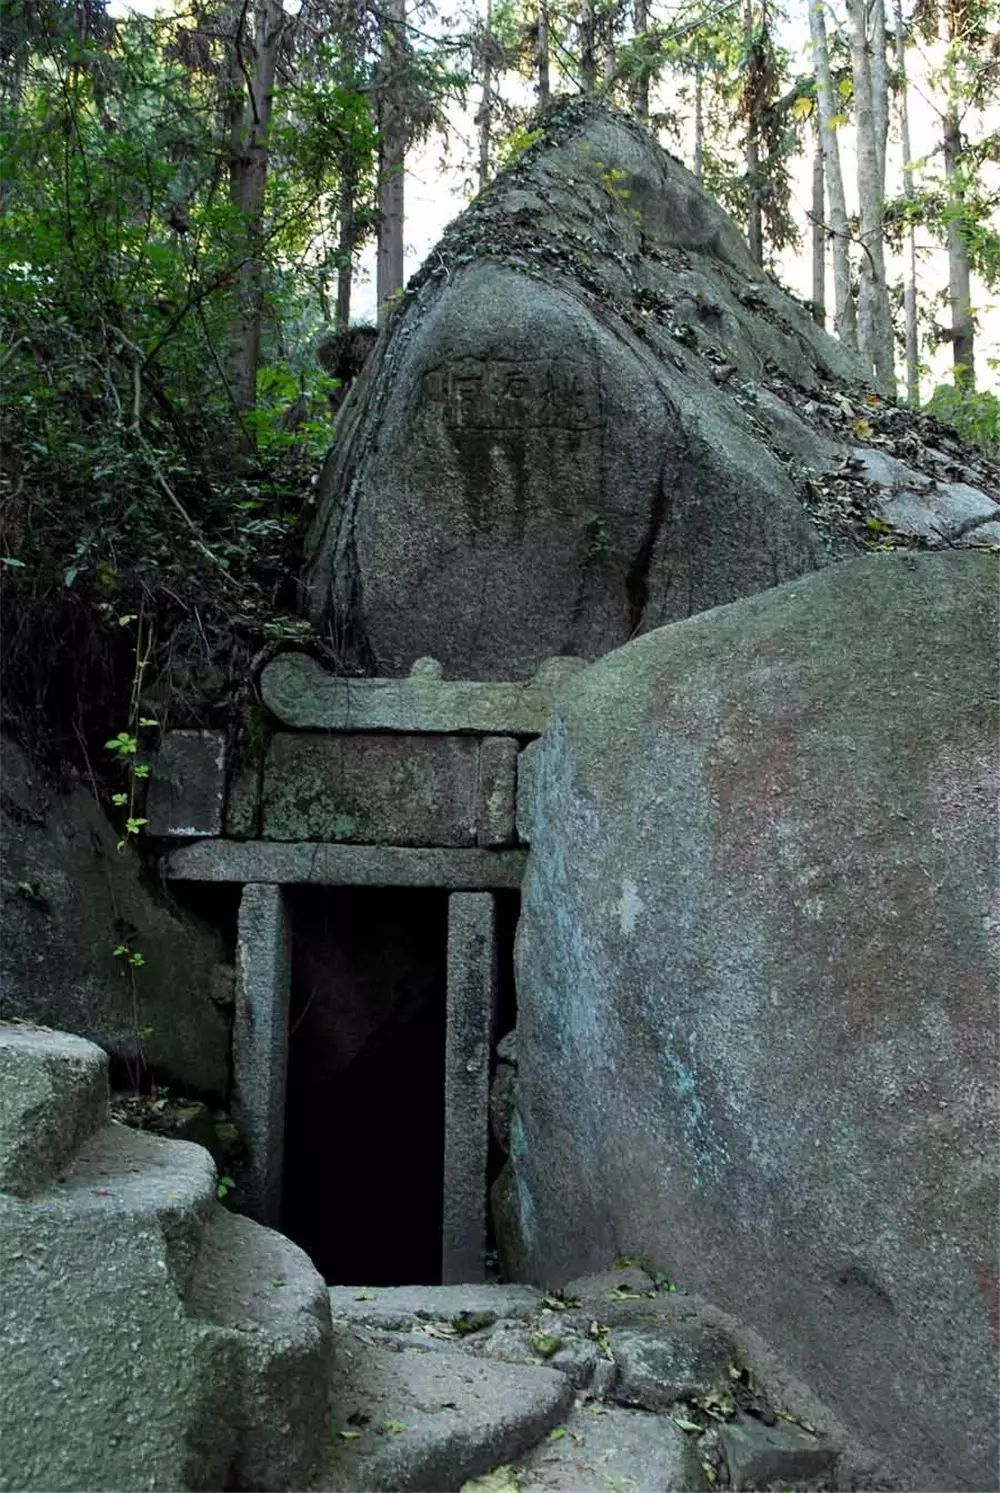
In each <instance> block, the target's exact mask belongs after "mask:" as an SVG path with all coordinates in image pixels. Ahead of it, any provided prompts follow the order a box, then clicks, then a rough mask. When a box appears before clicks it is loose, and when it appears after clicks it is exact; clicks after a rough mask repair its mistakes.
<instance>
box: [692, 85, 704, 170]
mask: <svg viewBox="0 0 1000 1493" xmlns="http://www.w3.org/2000/svg"><path fill="white" fill-rule="evenodd" d="M694 174H695V179H696V180H697V181H703V180H704V177H705V77H704V73H703V70H702V65H701V63H700V62H696V63H695V65H694Z"/></svg>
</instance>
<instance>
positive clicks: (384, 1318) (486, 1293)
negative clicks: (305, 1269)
mask: <svg viewBox="0 0 1000 1493" xmlns="http://www.w3.org/2000/svg"><path fill="white" fill-rule="evenodd" d="M541 1309H542V1293H541V1292H540V1291H535V1290H533V1289H532V1288H531V1286H517V1285H489V1284H486V1283H481V1284H476V1283H473V1284H468V1283H466V1284H463V1285H457V1286H376V1287H372V1288H368V1287H358V1286H334V1287H332V1288H331V1290H330V1310H331V1311H332V1312H333V1315H334V1317H336V1318H338V1319H339V1320H341V1321H345V1322H353V1323H356V1324H358V1325H361V1326H364V1327H375V1328H384V1329H386V1330H395V1329H398V1328H406V1327H409V1326H410V1325H411V1323H412V1322H413V1321H414V1320H417V1321H422V1322H452V1321H454V1319H455V1318H456V1317H464V1318H466V1319H468V1318H471V1317H473V1316H474V1317H478V1318H482V1320H483V1326H484V1327H487V1326H489V1325H491V1324H492V1323H493V1322H497V1321H499V1320H500V1319H501V1318H504V1317H512V1318H525V1317H531V1316H533V1315H534V1314H535V1313H536V1312H539V1311H541Z"/></svg>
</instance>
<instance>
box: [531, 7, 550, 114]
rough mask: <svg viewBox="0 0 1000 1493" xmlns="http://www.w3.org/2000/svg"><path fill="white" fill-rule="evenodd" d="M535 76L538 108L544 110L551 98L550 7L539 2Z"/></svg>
mask: <svg viewBox="0 0 1000 1493" xmlns="http://www.w3.org/2000/svg"><path fill="white" fill-rule="evenodd" d="M535 74H536V77H537V79H538V82H537V93H538V107H539V108H540V109H544V108H545V105H546V104H547V103H548V101H549V98H550V97H551V88H550V85H549V5H548V0H538V36H537V39H536V41H535Z"/></svg>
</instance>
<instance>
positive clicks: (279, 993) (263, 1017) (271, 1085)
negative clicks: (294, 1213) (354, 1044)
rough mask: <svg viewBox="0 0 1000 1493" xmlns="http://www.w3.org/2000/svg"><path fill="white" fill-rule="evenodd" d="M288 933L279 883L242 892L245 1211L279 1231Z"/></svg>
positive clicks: (238, 1043)
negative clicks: (245, 1152)
mask: <svg viewBox="0 0 1000 1493" xmlns="http://www.w3.org/2000/svg"><path fill="white" fill-rule="evenodd" d="M291 979H292V931H291V914H290V910H289V906H288V899H287V897H286V896H285V893H284V892H283V891H282V889H281V887H280V886H274V885H270V884H264V883H251V884H249V885H247V886H245V887H244V888H243V896H242V899H241V901H240V915H239V924H238V928H237V944H236V1012H235V1018H234V1022H233V1096H234V1098H233V1110H234V1114H235V1116H236V1120H237V1123H238V1124H239V1127H240V1131H241V1134H242V1136H243V1139H244V1142H245V1144H246V1148H247V1162H248V1165H247V1170H246V1174H245V1180H246V1202H245V1207H244V1211H245V1212H246V1213H248V1214H249V1215H250V1217H251V1218H255V1219H257V1221H258V1222H259V1223H266V1224H270V1225H271V1227H272V1228H276V1227H277V1225H278V1222H279V1219H280V1214H281V1176H282V1169H283V1165H284V1147H285V1086H286V1078H287V1071H288V1005H289V998H290V992H291Z"/></svg>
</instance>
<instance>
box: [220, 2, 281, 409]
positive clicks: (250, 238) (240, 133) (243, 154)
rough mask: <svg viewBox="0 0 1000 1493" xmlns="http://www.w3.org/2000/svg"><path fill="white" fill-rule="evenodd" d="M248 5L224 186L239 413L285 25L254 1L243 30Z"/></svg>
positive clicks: (255, 358) (238, 49)
mask: <svg viewBox="0 0 1000 1493" xmlns="http://www.w3.org/2000/svg"><path fill="white" fill-rule="evenodd" d="M248 10H249V4H248V3H247V4H243V5H242V6H241V7H240V8H239V9H238V10H237V11H236V14H235V28H234V30H235V34H234V38H233V54H232V68H231V76H232V77H233V79H234V80H235V79H237V78H238V79H239V83H240V89H241V93H242V105H241V106H240V107H239V109H238V112H237V110H236V109H235V108H234V117H233V131H232V135H231V141H230V169H229V187H230V197H231V199H232V202H233V205H234V206H235V207H236V208H237V209H238V210H239V212H240V215H241V218H242V228H243V247H242V254H241V263H240V268H239V277H238V283H237V291H236V317H235V324H234V329H233V353H232V360H231V390H232V395H233V398H234V400H235V402H236V406H237V408H238V409H239V410H240V411H248V410H252V409H253V408H254V406H255V404H256V402H257V369H258V367H259V364H260V334H261V321H262V319H263V310H264V306H263V279H264V267H263V261H262V256H261V239H262V237H263V231H264V190H265V187H266V185H267V166H268V134H269V131H270V127H271V111H272V104H273V94H274V74H275V68H276V65H277V58H278V45H279V43H280V41H281V33H282V29H283V27H284V24H285V16H284V12H283V11H282V8H281V0H255V4H254V9H253V34H252V36H251V34H250V32H249V29H248V27H247V17H248Z"/></svg>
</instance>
